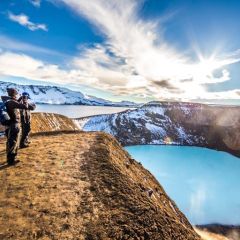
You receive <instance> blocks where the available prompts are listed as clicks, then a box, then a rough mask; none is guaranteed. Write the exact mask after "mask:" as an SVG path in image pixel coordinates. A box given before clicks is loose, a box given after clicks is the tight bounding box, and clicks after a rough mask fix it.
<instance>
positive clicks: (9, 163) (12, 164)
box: [7, 160, 20, 166]
mask: <svg viewBox="0 0 240 240" xmlns="http://www.w3.org/2000/svg"><path fill="white" fill-rule="evenodd" d="M19 162H20V160H14V161H7V163H8V165H9V166H14V165H16V164H17V163H19Z"/></svg>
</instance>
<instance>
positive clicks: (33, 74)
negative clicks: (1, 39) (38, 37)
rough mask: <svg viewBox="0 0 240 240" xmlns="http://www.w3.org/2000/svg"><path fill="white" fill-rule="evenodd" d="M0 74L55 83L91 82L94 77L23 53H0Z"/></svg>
mask: <svg viewBox="0 0 240 240" xmlns="http://www.w3.org/2000/svg"><path fill="white" fill-rule="evenodd" d="M0 76H12V77H22V78H25V79H29V80H39V81H47V82H55V83H62V84H66V83H78V84H79V83H84V84H92V83H93V82H94V81H95V79H94V78H92V77H91V76H89V75H88V74H87V73H84V72H83V71H80V70H78V69H70V70H64V69H61V68H60V67H59V66H58V65H54V64H47V63H44V62H42V61H40V60H37V59H34V58H32V57H29V56H27V55H24V54H16V53H12V52H1V53H0Z"/></svg>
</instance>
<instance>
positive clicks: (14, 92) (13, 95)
mask: <svg viewBox="0 0 240 240" xmlns="http://www.w3.org/2000/svg"><path fill="white" fill-rule="evenodd" d="M7 93H8V96H9V97H11V98H14V99H16V98H17V95H18V91H17V90H16V89H15V88H7Z"/></svg>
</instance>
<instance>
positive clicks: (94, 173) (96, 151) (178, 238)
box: [0, 132, 199, 240]
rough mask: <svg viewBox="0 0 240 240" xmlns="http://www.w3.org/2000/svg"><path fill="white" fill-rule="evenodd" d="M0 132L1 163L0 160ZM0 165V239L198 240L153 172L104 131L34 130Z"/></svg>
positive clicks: (2, 141) (2, 159) (2, 147)
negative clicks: (12, 161)
mask: <svg viewBox="0 0 240 240" xmlns="http://www.w3.org/2000/svg"><path fill="white" fill-rule="evenodd" d="M4 145H5V140H4V139H0V163H4V162H5V153H4V147H5V146H4ZM19 159H20V160H21V162H20V163H19V164H18V165H16V166H13V167H5V166H2V167H0V189H1V191H0V225H1V228H0V239H1V240H2V239H4V240H8V239H9V240H10V239H11V240H15V239H17V240H28V239H29V240H31V239H42V240H43V239H44V240H47V239H56V240H57V239H72V240H73V239H74V240H77V239H79V240H82V239H83V240H84V239H85V240H97V239H99V240H100V239H102V240H105V239H106V240H108V239H109V240H110V239H111V240H114V239H139V240H141V239H142V240H145V239H146V240H147V239H149V240H155V239H156V240H161V239H162V240H170V239H171V240H188V239H189V240H190V239H191V240H195V239H196V240H197V239H199V237H198V235H197V234H196V233H195V231H194V230H193V228H192V226H191V225H190V224H189V222H188V220H187V219H186V218H185V216H184V215H183V214H182V213H181V212H180V211H179V210H178V208H177V206H176V205H175V204H174V202H173V201H171V200H170V199H169V198H168V196H167V195H166V193H165V192H164V190H163V189H162V187H161V186H160V185H159V183H158V182H157V181H156V180H155V178H154V177H153V176H152V175H151V174H150V173H149V172H148V171H147V170H145V169H144V168H143V167H142V166H141V165H140V164H139V163H138V162H136V161H135V160H133V159H131V157H130V156H129V155H128V154H127V152H125V151H124V150H123V149H122V148H121V146H120V145H119V144H118V142H117V141H116V140H115V139H114V138H112V137H110V136H109V135H106V134H103V133H84V132H75V133H52V134H46V135H41V136H34V137H33V138H32V144H31V147H30V148H27V149H22V150H20V151H19Z"/></svg>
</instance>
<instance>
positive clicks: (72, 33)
mask: <svg viewBox="0 0 240 240" xmlns="http://www.w3.org/2000/svg"><path fill="white" fill-rule="evenodd" d="M239 11H240V2H239V1H237V0H236V1H235V0H229V1H224V0H221V1H219V0H218V1H217V0H181V1H180V0H178V1H177V0H172V1H169V0H146V1H141V0H122V1H119V0H118V1H117V0H111V1H104V0H92V1H91V2H89V1H86V0H20V1H19V0H1V2H0V80H3V81H12V82H17V83H24V84H29V83H31V84H47V85H49V84H51V85H55V84H57V85H59V84H60V85H63V86H67V87H70V88H71V89H76V90H81V91H82V92H84V93H87V94H90V95H95V96H98V97H103V98H108V99H111V100H123V99H124V100H134V101H140V102H145V101H149V100H153V99H156V100H164V99H172V100H183V101H185V100H194V101H204V100H207V101H219V100H224V101H225V100H226V101H239V99H240V79H239V75H240V63H239V62H240V34H239V30H240V19H239V18H240V17H239ZM215 99H216V100H215Z"/></svg>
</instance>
